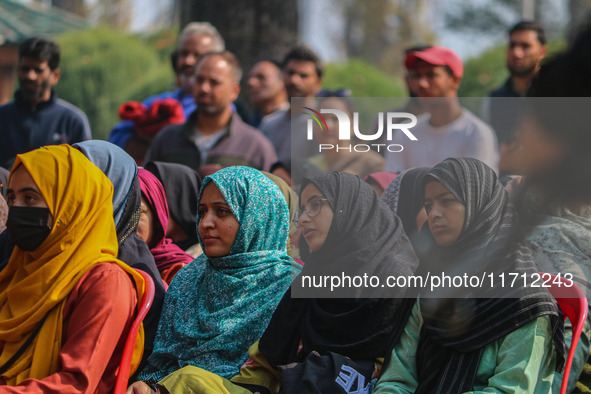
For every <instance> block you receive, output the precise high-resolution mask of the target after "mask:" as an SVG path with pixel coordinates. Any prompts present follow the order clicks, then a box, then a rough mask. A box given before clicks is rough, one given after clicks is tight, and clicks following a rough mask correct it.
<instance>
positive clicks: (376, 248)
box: [232, 172, 417, 393]
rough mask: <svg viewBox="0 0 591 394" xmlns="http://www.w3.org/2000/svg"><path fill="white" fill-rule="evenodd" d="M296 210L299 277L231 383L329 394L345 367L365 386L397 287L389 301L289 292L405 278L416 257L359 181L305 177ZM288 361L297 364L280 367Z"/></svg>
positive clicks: (387, 332) (354, 294) (390, 324)
mask: <svg viewBox="0 0 591 394" xmlns="http://www.w3.org/2000/svg"><path fill="white" fill-rule="evenodd" d="M300 205H301V206H300V210H299V213H298V215H297V216H296V221H297V223H298V226H300V227H301V228H302V238H301V242H300V248H301V249H300V250H301V256H302V260H303V261H304V262H305V265H304V268H303V271H302V273H301V275H300V276H299V277H297V278H296V279H295V281H294V282H293V283H292V286H291V288H290V290H289V291H288V292H287V293H286V294H285V296H284V297H283V299H282V301H281V302H280V304H279V306H278V308H277V310H276V311H275V313H274V315H273V317H272V319H271V322H270V323H269V326H268V328H267V330H266V331H265V333H264V334H263V336H262V338H261V339H260V341H259V343H258V344H255V345H254V346H253V347H251V349H250V351H249V354H250V355H251V360H250V361H251V362H250V363H247V364H246V365H245V367H243V368H242V370H241V374H240V375H239V376H237V377H235V378H233V379H232V381H233V382H234V383H237V384H240V385H243V386H245V387H249V389H251V390H253V391H257V390H264V389H261V387H256V386H264V387H265V388H266V389H267V390H270V392H277V391H278V390H279V387H281V392H282V393H290V392H293V393H311V392H315V393H316V392H333V390H336V389H340V387H338V385H342V384H345V383H344V380H342V379H341V380H340V381H339V380H338V379H336V377H337V376H339V374H341V373H345V374H347V375H348V374H349V372H350V371H351V368H352V369H354V370H355V371H357V373H359V374H361V375H362V377H360V380H359V381H361V379H362V380H363V382H364V383H362V386H363V387H366V384H369V383H370V380H371V379H372V377H373V376H374V373H376V371H377V370H379V367H380V366H381V364H380V362H379V361H378V360H379V359H383V357H385V356H386V353H387V349H386V346H384V345H385V343H386V342H387V340H388V339H389V338H390V337H391V336H392V335H393V331H392V330H393V329H394V328H395V324H394V322H395V321H396V317H397V316H398V313H399V306H400V303H401V300H400V299H397V297H403V296H404V289H393V291H392V292H391V293H389V296H390V297H391V298H362V297H363V296H364V295H365V296H368V295H369V296H373V295H376V294H377V293H372V292H371V291H366V290H368V289H363V290H361V289H356V288H341V289H334V291H333V292H331V290H330V287H329V288H328V289H317V290H318V291H317V292H314V293H313V294H316V295H320V296H324V297H327V296H330V295H333V297H334V294H337V296H338V297H341V298H294V297H292V294H294V293H295V292H298V293H300V294H302V295H304V296H310V295H311V294H310V293H305V292H306V291H307V290H310V289H305V288H303V287H302V280H303V279H302V278H303V277H305V276H316V277H323V276H325V275H337V274H338V275H339V276H340V275H341V274H343V273H344V274H345V275H349V276H351V277H353V276H354V275H363V274H364V273H366V274H367V275H368V276H371V275H375V276H379V277H380V278H385V277H386V276H387V275H402V276H408V275H412V273H413V272H414V270H415V268H416V266H417V258H416V255H415V254H414V252H413V250H412V246H411V245H410V242H409V240H408V238H407V237H406V235H405V234H404V232H403V230H402V225H401V223H400V220H399V219H398V218H397V217H396V216H395V215H394V214H393V213H392V212H391V211H390V210H389V209H388V207H387V206H386V204H385V203H384V202H383V201H381V200H380V199H379V198H378V197H377V195H376V193H375V192H374V190H373V189H372V187H371V186H370V185H368V184H367V183H365V182H363V181H362V180H361V178H359V177H358V176H355V175H351V174H347V173H340V172H333V173H330V174H323V175H319V176H315V177H313V178H310V179H304V182H303V184H302V193H301V194H300ZM343 297H346V298H343ZM347 358H348V359H347ZM291 363H297V364H296V366H295V367H293V365H291V366H290V367H293V368H286V367H285V366H287V365H288V364H291ZM263 365H264V366H267V367H268V368H267V369H265V368H261V366H263ZM253 366H255V367H254V368H253ZM256 366H258V368H257V367H256ZM342 371H349V372H342ZM335 379H336V380H335ZM261 392H263V391H261Z"/></svg>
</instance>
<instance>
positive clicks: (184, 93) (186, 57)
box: [109, 22, 225, 149]
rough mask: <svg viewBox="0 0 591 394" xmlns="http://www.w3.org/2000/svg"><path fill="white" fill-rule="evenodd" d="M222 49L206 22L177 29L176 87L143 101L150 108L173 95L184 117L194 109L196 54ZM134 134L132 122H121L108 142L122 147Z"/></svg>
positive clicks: (212, 28)
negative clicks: (157, 101)
mask: <svg viewBox="0 0 591 394" xmlns="http://www.w3.org/2000/svg"><path fill="white" fill-rule="evenodd" d="M224 48H225V43H224V39H223V38H222V36H221V35H220V33H219V32H218V31H217V29H216V28H215V27H213V26H212V25H211V24H210V23H208V22H192V23H189V24H188V25H187V26H186V27H185V28H184V29H183V31H182V32H181V34H180V37H179V42H178V48H177V49H176V51H175V52H174V54H173V56H172V60H173V64H172V65H173V69H174V73H175V83H176V85H177V89H176V90H174V91H172V92H163V93H160V94H157V95H155V96H151V97H148V98H147V99H146V100H144V102H143V104H144V105H145V106H146V107H150V105H152V104H153V103H154V102H155V101H156V100H162V99H167V98H173V99H176V100H178V101H180V103H181V104H182V106H183V110H184V114H185V117H187V116H189V115H190V114H191V113H192V112H193V111H194V110H195V100H194V98H193V84H194V74H195V65H196V64H197V62H198V61H199V57H200V56H201V55H203V54H204V53H207V52H212V51H216V52H219V51H223V50H224ZM134 134H135V132H134V126H133V122H132V121H122V122H119V123H118V124H117V125H116V126H115V127H114V128H113V130H111V134H110V135H109V141H110V142H112V143H114V144H116V145H119V146H120V147H121V148H123V149H125V147H126V144H127V143H128V141H129V139H130V138H132V137H133V136H134Z"/></svg>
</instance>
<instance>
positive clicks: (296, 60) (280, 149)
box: [261, 46, 323, 172]
mask: <svg viewBox="0 0 591 394" xmlns="http://www.w3.org/2000/svg"><path fill="white" fill-rule="evenodd" d="M282 70H283V83H284V84H285V89H286V90H287V97H288V99H289V100H291V99H292V98H294V97H302V98H304V100H303V101H301V102H300V104H301V106H300V108H294V107H293V103H291V104H292V107H291V108H290V110H289V111H286V112H285V113H284V114H283V115H281V116H278V117H276V118H275V119H273V120H272V121H269V122H267V123H265V124H264V125H263V126H261V131H262V132H263V134H264V135H265V136H267V138H269V140H270V141H271V143H272V144H273V146H274V147H275V151H276V152H277V156H278V157H279V161H280V162H281V164H283V165H284V166H285V167H286V168H287V170H288V171H290V172H291V168H292V151H293V152H294V153H296V154H297V155H298V156H300V157H303V158H306V157H310V156H312V155H314V154H316V153H318V151H317V150H315V149H318V144H313V141H307V140H306V139H305V138H303V137H302V138H298V139H297V140H294V142H295V143H296V145H295V146H294V147H293V149H292V138H291V126H292V118H293V122H294V125H295V126H298V127H297V129H298V130H305V129H306V123H305V122H306V119H307V118H306V117H305V116H303V115H302V109H303V107H314V106H315V100H314V98H315V96H316V93H318V91H319V90H320V88H321V87H322V72H323V66H322V63H321V62H320V59H318V56H316V54H315V53H314V52H313V51H312V50H311V49H309V48H307V47H305V46H298V47H295V48H293V49H292V50H291V51H289V52H288V53H287V55H285V57H284V58H283V63H282ZM292 115H293V117H292Z"/></svg>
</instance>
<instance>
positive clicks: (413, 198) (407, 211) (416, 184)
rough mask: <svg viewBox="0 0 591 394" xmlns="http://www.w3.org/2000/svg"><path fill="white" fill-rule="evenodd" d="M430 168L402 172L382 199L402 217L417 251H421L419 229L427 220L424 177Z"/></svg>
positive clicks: (406, 230) (405, 229)
mask: <svg viewBox="0 0 591 394" xmlns="http://www.w3.org/2000/svg"><path fill="white" fill-rule="evenodd" d="M430 169H431V168H429V167H417V168H411V169H409V170H406V171H404V172H402V173H401V174H400V175H398V177H396V179H394V181H392V183H390V185H388V187H387V188H386V191H385V192H384V195H383V196H382V200H384V201H385V202H386V204H388V206H389V207H390V209H391V210H392V212H394V213H395V214H396V215H397V216H398V217H399V218H400V221H401V222H402V227H403V228H404V232H405V233H406V235H407V236H408V238H409V239H410V242H411V243H412V245H413V247H414V248H415V251H416V252H417V253H420V251H419V250H418V249H420V237H419V231H420V230H421V228H423V225H424V224H425V223H426V222H427V214H426V213H425V204H424V200H425V191H424V189H425V188H424V186H423V177H424V176H425V174H427V172H429V170H430Z"/></svg>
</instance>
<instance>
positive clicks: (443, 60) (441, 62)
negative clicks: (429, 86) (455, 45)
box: [404, 46, 464, 77]
mask: <svg viewBox="0 0 591 394" xmlns="http://www.w3.org/2000/svg"><path fill="white" fill-rule="evenodd" d="M417 59H421V60H424V61H425V62H427V63H429V64H432V65H434V66H449V68H451V71H453V73H454V75H455V76H457V77H461V76H462V75H464V66H463V65H462V59H460V57H459V56H458V54H457V53H455V52H454V51H452V50H451V49H449V48H446V47H440V46H434V47H431V48H429V49H425V50H423V51H418V52H410V53H409V54H408V55H406V58H405V59H404V67H406V69H407V70H412V69H413V67H414V65H415V62H416V61H417Z"/></svg>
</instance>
